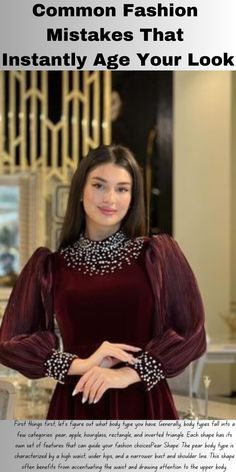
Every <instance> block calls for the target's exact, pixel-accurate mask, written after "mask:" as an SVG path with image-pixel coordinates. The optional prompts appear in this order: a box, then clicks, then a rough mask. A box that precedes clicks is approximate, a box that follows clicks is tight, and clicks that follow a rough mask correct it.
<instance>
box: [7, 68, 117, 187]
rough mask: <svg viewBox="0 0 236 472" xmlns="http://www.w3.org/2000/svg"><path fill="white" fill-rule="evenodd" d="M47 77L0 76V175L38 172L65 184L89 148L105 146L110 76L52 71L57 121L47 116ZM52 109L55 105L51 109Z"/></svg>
mask: <svg viewBox="0 0 236 472" xmlns="http://www.w3.org/2000/svg"><path fill="white" fill-rule="evenodd" d="M49 74H52V73H49V72H47V71H46V72H44V71H41V72H37V71H30V72H21V71H18V72H17V71H11V72H4V71H1V72H0V175H4V174H15V173H19V172H23V173H25V172H26V173H28V172H30V173H31V172H33V173H34V172H36V173H37V172H38V171H40V173H42V174H43V175H44V177H45V181H49V180H51V179H52V178H56V180H59V181H61V182H64V183H67V182H68V181H69V180H70V176H71V173H72V172H73V171H74V170H75V168H76V166H77V164H78V161H79V160H80V158H81V157H83V156H85V155H86V154H87V153H88V151H89V150H90V149H91V148H95V147H97V146H98V145H99V144H102V143H103V144H109V143H110V140H111V125H110V94H111V73H110V72H107V71H106V72H100V71H96V72H93V71H91V72H89V71H82V72H64V71H63V72H61V73H59V72H57V74H61V75H60V93H61V97H60V110H61V116H60V118H59V119H58V120H57V121H56V122H55V120H53V119H52V118H51V116H50V107H49V102H50V104H51V105H50V106H51V107H52V104H53V94H54V92H53V89H52V87H51V86H50V87H49V81H50V80H51V78H50V77H52V76H50V75H49ZM55 106H58V104H55Z"/></svg>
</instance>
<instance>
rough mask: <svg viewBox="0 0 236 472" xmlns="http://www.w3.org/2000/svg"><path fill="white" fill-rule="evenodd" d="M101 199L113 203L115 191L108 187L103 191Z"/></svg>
mask: <svg viewBox="0 0 236 472" xmlns="http://www.w3.org/2000/svg"><path fill="white" fill-rule="evenodd" d="M103 201H104V202H107V203H110V204H111V203H114V202H115V192H114V190H112V189H110V190H107V191H106V192H104V195H103Z"/></svg>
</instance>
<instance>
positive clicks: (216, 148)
mask: <svg viewBox="0 0 236 472" xmlns="http://www.w3.org/2000/svg"><path fill="white" fill-rule="evenodd" d="M231 110H232V74H231V73H230V72H225V71H224V72H205V71H204V72H203V71H198V72H176V73H175V74H174V209H173V213H174V235H175V238H176V239H177V241H178V242H179V243H180V245H181V247H182V248H183V250H184V252H185V254H186V256H187V258H188V260H189V262H190V264H191V266H192V268H193V270H194V272H195V274H196V276H197V279H198V282H199V286H200V290H201V293H202V296H203V300H204V305H205V309H206V320H207V331H208V335H209V336H210V338H220V339H222V338H223V337H226V336H227V335H228V334H229V330H228V328H227V326H226V324H225V322H224V321H223V320H222V319H221V317H220V313H225V312H228V311H229V308H230V295H231V272H230V271H231V259H230V257H231V254H230V250H231V230H232V228H231V185H232V181H231V174H230V171H231V130H232V128H231V126H232V117H231ZM207 368H208V372H211V373H212V377H213V379H214V382H213V384H214V385H213V388H214V387H215V388H216V390H217V388H218V387H217V385H218V384H219V385H220V388H221V390H222V388H223V387H224V388H223V390H224V389H226V390H227V389H229V387H230V385H231V383H232V382H231V374H230V369H229V368H226V366H224V369H222V365H221V366H220V369H221V376H220V377H219V375H217V372H219V371H218V370H217V369H219V366H215V367H214V366H212V365H211V366H208V367H207Z"/></svg>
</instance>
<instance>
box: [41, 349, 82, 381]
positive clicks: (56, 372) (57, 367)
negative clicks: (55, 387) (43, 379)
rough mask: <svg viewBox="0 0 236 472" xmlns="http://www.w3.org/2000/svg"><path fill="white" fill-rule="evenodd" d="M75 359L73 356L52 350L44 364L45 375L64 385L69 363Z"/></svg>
mask: <svg viewBox="0 0 236 472" xmlns="http://www.w3.org/2000/svg"><path fill="white" fill-rule="evenodd" d="M76 358H77V356H76V355H75V354H70V353H68V352H63V351H56V349H53V351H52V355H51V357H49V359H47V360H46V362H45V364H44V365H45V366H46V373H45V375H46V376H47V377H53V378H54V379H55V380H57V382H60V383H65V380H66V376H67V372H68V370H69V367H70V365H71V362H72V361H73V360H74V359H76Z"/></svg>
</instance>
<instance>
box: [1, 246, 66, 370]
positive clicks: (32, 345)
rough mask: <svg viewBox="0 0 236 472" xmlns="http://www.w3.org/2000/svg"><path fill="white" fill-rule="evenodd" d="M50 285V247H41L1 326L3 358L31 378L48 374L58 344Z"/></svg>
mask: <svg viewBox="0 0 236 472" xmlns="http://www.w3.org/2000/svg"><path fill="white" fill-rule="evenodd" d="M51 289H52V272H51V262H50V251H49V250H48V249H46V248H39V249H37V250H36V251H35V252H34V254H33V255H32V256H31V258H30V259H29V261H28V263H27V264H26V265H25V267H24V269H23V270H22V272H21V274H20V276H19V278H18V280H17V282H16V284H15V287H14V288H13V290H12V293H11V295H10V298H9V301H8V304H7V307H6V310H5V313H4V317H3V321H2V324H1V328H0V362H1V363H2V364H4V365H5V366H7V367H10V368H13V369H15V370H17V371H19V372H21V373H22V374H23V375H25V376H26V377H29V378H32V379H37V378H40V377H44V376H45V375H46V366H45V361H46V360H47V359H48V358H50V357H51V355H52V352H53V349H57V348H58V344H59V340H58V338H57V336H56V334H55V332H54V326H53V300H52V290H51Z"/></svg>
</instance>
